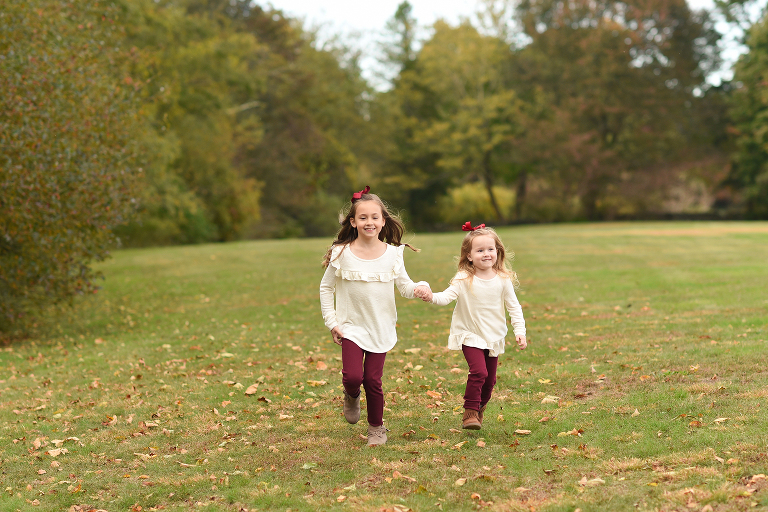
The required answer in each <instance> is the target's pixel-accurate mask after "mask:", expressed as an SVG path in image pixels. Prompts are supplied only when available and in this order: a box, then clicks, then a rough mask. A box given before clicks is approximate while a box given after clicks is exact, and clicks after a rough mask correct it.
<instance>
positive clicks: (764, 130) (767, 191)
mask: <svg viewBox="0 0 768 512" xmlns="http://www.w3.org/2000/svg"><path fill="white" fill-rule="evenodd" d="M746 43H747V48H748V53H746V54H745V55H743V56H742V57H741V58H740V59H739V61H738V62H737V63H736V66H735V67H734V77H733V79H734V82H735V83H737V84H738V87H737V88H736V89H735V90H734V91H733V96H732V98H731V116H732V119H733V123H734V130H733V131H734V134H733V137H734V139H735V145H736V147H735V152H734V154H733V164H732V169H731V173H730V175H729V176H728V179H727V181H726V184H728V185H731V186H733V187H734V188H736V189H737V190H739V191H740V192H741V194H742V195H743V196H744V208H745V210H746V214H747V215H748V216H749V217H751V218H762V219H765V218H768V94H766V83H768V18H766V17H763V19H762V20H761V21H760V22H758V23H755V24H754V25H752V27H751V28H750V29H749V30H748V37H747V40H746Z"/></svg>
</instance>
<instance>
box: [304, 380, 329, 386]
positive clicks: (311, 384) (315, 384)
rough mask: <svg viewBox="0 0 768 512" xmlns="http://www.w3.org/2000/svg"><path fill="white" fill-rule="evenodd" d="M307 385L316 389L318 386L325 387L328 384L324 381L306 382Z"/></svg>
mask: <svg viewBox="0 0 768 512" xmlns="http://www.w3.org/2000/svg"><path fill="white" fill-rule="evenodd" d="M307 384H309V385H310V386H312V387H313V388H317V387H320V386H325V385H326V384H328V383H327V382H326V381H324V380H308V381H307Z"/></svg>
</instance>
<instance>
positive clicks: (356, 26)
mask: <svg viewBox="0 0 768 512" xmlns="http://www.w3.org/2000/svg"><path fill="white" fill-rule="evenodd" d="M401 1H402V0H376V1H360V0H264V1H260V0H256V3H259V4H267V3H268V4H271V5H272V6H274V7H275V8H276V9H280V10H282V11H284V12H285V13H286V14H287V15H288V16H289V17H292V18H299V19H302V20H304V23H305V26H307V27H320V31H319V34H320V36H321V38H323V37H325V38H328V37H331V36H332V35H342V36H343V37H344V38H345V40H347V41H354V42H355V45H356V46H357V47H358V48H360V49H362V50H363V52H364V56H365V58H364V59H363V68H364V71H365V74H366V78H368V79H369V80H370V79H372V78H373V77H372V72H373V71H372V69H373V68H375V62H376V61H375V57H376V55H375V52H376V48H377V45H376V42H377V41H379V40H380V39H381V34H382V32H383V30H384V26H385V24H386V23H387V21H388V20H389V19H390V18H392V16H393V15H394V13H395V11H396V10H397V6H398V5H399V4H400V2H401ZM410 3H411V5H412V6H413V15H414V17H415V18H416V20H417V21H418V23H419V25H420V26H422V27H429V26H431V25H432V24H433V23H434V22H435V21H436V20H438V19H440V18H442V19H444V20H446V21H448V22H449V23H451V24H457V23H458V22H459V21H460V19H461V18H462V17H463V18H467V17H469V18H473V17H474V13H475V11H476V10H477V2H475V1H474V0H410ZM688 3H689V5H690V6H691V7H692V8H694V9H700V8H711V7H712V6H713V1H712V0H688ZM761 3H763V2H761ZM737 56H738V50H736V49H734V48H731V49H729V50H728V51H727V53H726V60H727V61H733V60H735V59H736V58H737ZM729 66H730V63H726V66H725V67H726V68H729ZM722 76H724V77H726V78H730V73H729V71H728V70H727V69H726V70H724V72H723V73H722Z"/></svg>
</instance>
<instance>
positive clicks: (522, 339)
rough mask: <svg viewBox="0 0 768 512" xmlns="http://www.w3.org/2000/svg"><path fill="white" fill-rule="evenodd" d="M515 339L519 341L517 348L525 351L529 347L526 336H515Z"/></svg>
mask: <svg viewBox="0 0 768 512" xmlns="http://www.w3.org/2000/svg"><path fill="white" fill-rule="evenodd" d="M515 339H516V340H517V346H518V347H519V348H520V350H523V349H524V348H525V347H527V346H528V342H527V341H526V340H525V336H515Z"/></svg>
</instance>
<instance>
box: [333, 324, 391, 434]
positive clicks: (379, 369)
mask: <svg viewBox="0 0 768 512" xmlns="http://www.w3.org/2000/svg"><path fill="white" fill-rule="evenodd" d="M386 357H387V353H386V352H384V353H383V354H377V353H375V352H368V351H366V350H363V349H361V348H360V347H359V346H357V343H355V342H354V341H352V340H348V339H347V338H342V339H341V365H342V370H341V383H342V384H343V385H344V390H345V391H346V392H347V394H349V395H352V396H357V395H359V394H360V384H362V385H363V388H365V402H366V405H367V407H368V424H369V425H371V426H372V427H378V426H380V425H383V424H384V392H383V391H382V389H381V377H382V375H384V359H386Z"/></svg>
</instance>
